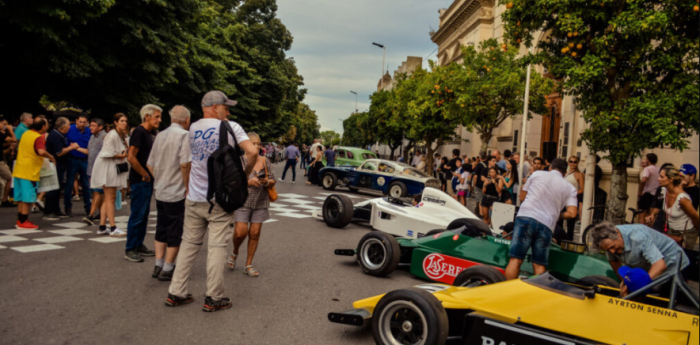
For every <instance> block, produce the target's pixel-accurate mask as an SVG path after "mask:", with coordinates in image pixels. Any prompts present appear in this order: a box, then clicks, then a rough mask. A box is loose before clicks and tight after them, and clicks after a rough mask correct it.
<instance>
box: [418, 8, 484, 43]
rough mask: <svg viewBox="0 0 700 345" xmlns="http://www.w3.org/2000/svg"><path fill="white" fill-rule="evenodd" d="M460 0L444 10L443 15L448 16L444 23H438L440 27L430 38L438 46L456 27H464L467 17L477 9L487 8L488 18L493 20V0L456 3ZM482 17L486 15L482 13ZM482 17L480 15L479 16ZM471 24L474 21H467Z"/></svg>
mask: <svg viewBox="0 0 700 345" xmlns="http://www.w3.org/2000/svg"><path fill="white" fill-rule="evenodd" d="M459 2H460V0H456V1H455V2H453V3H452V5H450V7H449V8H448V9H447V11H445V15H447V16H449V18H447V20H446V21H445V22H444V24H441V25H440V29H438V31H437V32H435V33H434V34H433V35H432V36H431V37H430V39H431V40H432V41H433V42H435V43H436V44H437V45H438V46H439V45H441V44H442V43H444V41H445V40H446V39H447V38H449V37H450V36H452V34H453V33H454V32H455V31H457V30H458V29H460V28H462V27H464V24H465V22H466V21H467V19H469V18H470V17H472V15H473V14H475V13H476V12H477V10H479V9H483V8H485V7H486V8H489V11H488V12H490V14H491V15H490V17H491V18H490V19H491V20H493V7H494V6H495V5H496V1H495V0H466V1H463V2H461V4H458V3H459ZM483 17H487V16H486V13H484V16H483ZM479 19H482V16H479ZM483 19H488V18H483ZM469 24H470V25H468V26H472V25H473V24H474V23H469Z"/></svg>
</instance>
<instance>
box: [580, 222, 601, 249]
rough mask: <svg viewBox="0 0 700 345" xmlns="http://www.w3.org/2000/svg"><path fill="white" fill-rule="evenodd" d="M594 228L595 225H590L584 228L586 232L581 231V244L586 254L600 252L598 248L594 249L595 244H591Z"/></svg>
mask: <svg viewBox="0 0 700 345" xmlns="http://www.w3.org/2000/svg"><path fill="white" fill-rule="evenodd" d="M595 226H596V224H591V225H589V226H587V227H586V230H583V234H582V235H581V242H583V244H584V245H585V246H586V251H588V252H593V253H596V252H600V251H601V250H600V248H598V247H596V245H595V242H593V231H591V230H593V228H594V227H595Z"/></svg>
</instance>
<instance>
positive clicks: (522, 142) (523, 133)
mask: <svg viewBox="0 0 700 345" xmlns="http://www.w3.org/2000/svg"><path fill="white" fill-rule="evenodd" d="M538 43H539V38H537V40H536V41H535V44H534V45H533V46H532V47H530V50H529V53H530V54H532V48H535V47H537V44H538ZM531 70H532V64H528V65H527V74H526V77H525V99H524V105H523V128H522V130H521V131H520V133H521V138H520V151H521V152H522V157H521V158H520V166H519V167H518V173H519V174H522V171H523V167H525V158H526V157H525V138H527V114H528V112H529V111H530V110H529V108H530V104H529V103H530V71H531ZM517 204H518V206H519V205H520V198H518V200H517Z"/></svg>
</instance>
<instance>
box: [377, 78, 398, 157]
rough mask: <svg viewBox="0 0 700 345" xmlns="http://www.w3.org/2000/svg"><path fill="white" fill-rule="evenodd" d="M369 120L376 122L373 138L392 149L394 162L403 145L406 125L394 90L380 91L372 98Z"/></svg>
mask: <svg viewBox="0 0 700 345" xmlns="http://www.w3.org/2000/svg"><path fill="white" fill-rule="evenodd" d="M369 98H370V100H371V102H372V103H371V104H370V106H369V118H370V119H371V120H372V122H374V126H372V131H373V132H374V135H373V137H374V138H375V139H376V140H377V141H379V142H381V143H385V144H387V145H388V146H389V148H390V149H391V155H390V158H389V159H391V160H394V154H395V151H396V149H397V148H398V147H399V146H401V144H402V143H403V138H404V132H405V123H404V121H403V116H402V115H404V114H402V113H401V111H400V110H399V108H400V105H399V104H398V103H397V102H396V99H395V98H396V94H395V92H394V90H389V91H384V90H382V91H378V92H375V93H373V94H372V95H371V96H370V97H369Z"/></svg>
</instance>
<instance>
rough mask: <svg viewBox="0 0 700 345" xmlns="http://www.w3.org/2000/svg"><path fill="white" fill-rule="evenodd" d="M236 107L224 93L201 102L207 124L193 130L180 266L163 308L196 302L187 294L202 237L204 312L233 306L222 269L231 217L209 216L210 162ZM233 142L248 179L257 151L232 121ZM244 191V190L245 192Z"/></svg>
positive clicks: (197, 124) (220, 211) (203, 122)
mask: <svg viewBox="0 0 700 345" xmlns="http://www.w3.org/2000/svg"><path fill="white" fill-rule="evenodd" d="M236 104H237V102H236V101H232V100H229V99H228V97H226V95H224V93H223V92H221V91H210V92H208V93H207V94H206V95H204V98H202V112H203V113H204V118H203V119H201V120H199V121H197V122H195V123H193V124H192V125H190V130H189V138H190V148H191V151H192V163H191V170H190V181H189V189H188V190H189V192H188V194H187V198H186V199H185V221H184V229H183V234H182V241H181V243H180V251H179V253H178V257H177V261H176V266H177V269H176V270H175V272H174V274H173V277H172V282H171V284H170V288H169V289H168V298H167V299H166V301H165V305H167V306H170V307H174V306H177V305H181V304H185V303H190V302H192V301H193V297H192V294H190V293H188V291H187V283H188V282H189V280H190V273H191V272H192V265H193V264H194V260H195V259H196V257H197V254H198V253H199V249H200V248H202V244H203V242H204V237H205V235H206V233H207V232H209V243H208V248H207V249H208V253H207V293H206V298H205V300H204V307H203V308H202V310H204V311H207V312H213V311H217V310H222V309H227V308H230V307H231V300H230V299H229V298H227V297H224V267H225V264H226V247H227V245H228V239H230V238H231V237H232V236H233V227H232V226H231V225H233V223H234V219H233V212H231V213H226V211H224V210H223V209H222V208H221V206H219V205H216V206H215V207H214V208H213V209H212V210H211V212H209V209H210V205H209V202H208V200H207V190H208V188H209V181H208V176H209V175H208V170H207V161H208V159H209V156H210V155H211V154H212V152H214V151H216V150H217V149H218V148H219V128H220V126H221V121H228V116H229V108H228V107H231V106H235V105H236ZM229 124H230V125H231V128H232V129H233V133H234V136H235V142H234V138H233V137H232V136H231V135H230V134H229V143H230V144H231V145H236V143H237V144H238V146H239V147H240V148H241V150H243V151H244V152H245V155H246V158H247V161H248V164H247V165H246V166H245V168H244V169H245V175H244V176H249V175H250V173H251V171H252V170H253V167H254V166H255V163H256V161H257V159H258V150H257V148H256V147H255V146H254V145H253V144H252V143H251V141H250V139H249V138H248V135H247V134H246V133H245V131H244V130H243V128H242V127H241V126H240V125H239V124H237V123H235V122H233V121H229ZM244 188H245V187H244Z"/></svg>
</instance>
